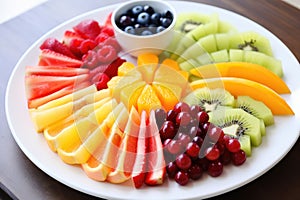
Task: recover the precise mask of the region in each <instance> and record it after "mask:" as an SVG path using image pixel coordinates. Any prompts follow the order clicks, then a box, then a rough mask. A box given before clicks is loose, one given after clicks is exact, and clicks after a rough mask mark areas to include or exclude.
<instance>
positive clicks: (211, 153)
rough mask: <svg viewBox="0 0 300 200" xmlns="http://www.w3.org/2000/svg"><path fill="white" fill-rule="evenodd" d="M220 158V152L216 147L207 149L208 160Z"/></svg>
mask: <svg viewBox="0 0 300 200" xmlns="http://www.w3.org/2000/svg"><path fill="white" fill-rule="evenodd" d="M219 157H220V151H219V149H218V148H216V147H208V148H207V149H206V158H207V159H208V160H217V159H218V158H219Z"/></svg>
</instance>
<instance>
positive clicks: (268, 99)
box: [190, 77, 294, 115]
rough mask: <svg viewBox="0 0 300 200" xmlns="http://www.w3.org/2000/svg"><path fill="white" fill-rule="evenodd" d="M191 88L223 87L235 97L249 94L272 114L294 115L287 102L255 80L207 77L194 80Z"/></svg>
mask: <svg viewBox="0 0 300 200" xmlns="http://www.w3.org/2000/svg"><path fill="white" fill-rule="evenodd" d="M190 85H191V87H192V88H193V89H196V88H202V87H209V88H218V87H223V88H224V89H225V90H227V91H228V92H230V93H231V94H232V95H234V96H235V97H237V96H250V97H252V98H253V99H256V100H258V101H262V102H263V103H264V104H265V105H266V106H268V107H269V108H270V109H271V111H272V113H273V114H274V115H294V111H293V110H292V108H291V107H290V106H289V105H288V104H287V102H286V101H285V100H284V99H283V98H282V97H281V96H280V95H279V94H278V93H276V92H275V91H274V90H272V89H271V88H269V87H267V86H265V85H263V84H260V83H258V82H255V81H251V80H247V79H243V78H232V77H222V78H208V79H202V80H198V81H194V82H192V83H191V84H190Z"/></svg>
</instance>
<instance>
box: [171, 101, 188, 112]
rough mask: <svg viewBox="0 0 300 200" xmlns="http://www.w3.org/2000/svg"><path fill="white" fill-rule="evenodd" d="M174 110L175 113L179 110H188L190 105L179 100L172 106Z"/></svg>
mask: <svg viewBox="0 0 300 200" xmlns="http://www.w3.org/2000/svg"><path fill="white" fill-rule="evenodd" d="M173 110H174V112H176V113H177V114H178V113H180V112H188V113H189V112H190V110H191V109H190V106H189V105H188V104H187V103H184V102H179V103H177V104H176V105H175V106H174V108H173Z"/></svg>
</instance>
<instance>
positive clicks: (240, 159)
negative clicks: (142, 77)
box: [231, 150, 246, 165]
mask: <svg viewBox="0 0 300 200" xmlns="http://www.w3.org/2000/svg"><path fill="white" fill-rule="evenodd" d="M231 160H232V163H233V164H234V165H242V164H243V163H244V162H245V161H246V153H245V152H244V151H243V150H239V151H238V152H235V153H232V155H231Z"/></svg>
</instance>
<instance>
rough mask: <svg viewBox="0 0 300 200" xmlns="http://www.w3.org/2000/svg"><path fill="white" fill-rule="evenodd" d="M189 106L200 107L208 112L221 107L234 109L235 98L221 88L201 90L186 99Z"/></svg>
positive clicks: (195, 91)
mask: <svg viewBox="0 0 300 200" xmlns="http://www.w3.org/2000/svg"><path fill="white" fill-rule="evenodd" d="M183 101H184V102H186V103H187V104H189V105H199V106H200V107H201V108H202V109H204V110H205V111H206V112H211V111H214V110H216V109H218V108H219V107H220V106H230V107H233V106H234V103H235V100H234V97H233V96H232V95H231V94H230V93H229V92H228V91H226V90H224V89H221V88H216V89H209V88H207V87H204V88H199V89H196V90H194V91H193V92H191V93H190V94H188V95H187V96H186V97H185V98H184V99H183Z"/></svg>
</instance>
